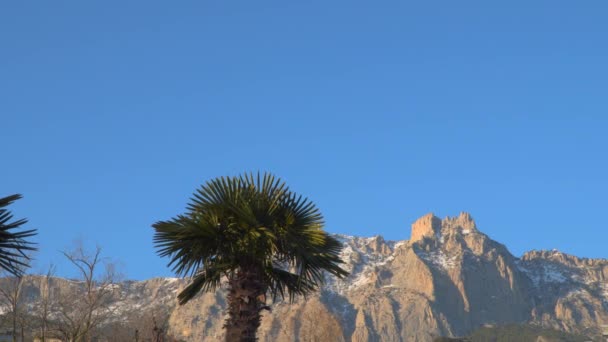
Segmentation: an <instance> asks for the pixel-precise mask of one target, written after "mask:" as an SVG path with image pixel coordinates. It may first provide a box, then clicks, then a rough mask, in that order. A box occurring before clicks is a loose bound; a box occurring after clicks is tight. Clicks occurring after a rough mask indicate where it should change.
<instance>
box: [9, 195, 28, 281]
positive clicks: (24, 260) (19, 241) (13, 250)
mask: <svg viewBox="0 0 608 342" xmlns="http://www.w3.org/2000/svg"><path fill="white" fill-rule="evenodd" d="M21 198H22V196H21V195H19V194H15V195H11V196H7V197H3V198H0V268H1V269H3V270H5V271H7V272H9V273H10V274H12V275H14V276H21V275H22V274H23V270H24V269H26V268H28V267H29V260H30V258H29V257H28V255H27V254H26V253H27V252H28V251H35V250H36V248H35V247H34V244H33V243H32V242H29V241H27V238H29V237H32V236H34V235H36V230H35V229H30V230H22V231H14V230H15V229H17V228H19V227H21V226H22V225H24V224H25V223H27V220H26V219H20V220H16V221H12V220H13V215H12V214H11V212H10V211H9V210H8V209H6V207H8V206H9V205H10V204H12V203H13V202H14V201H16V200H18V199H21Z"/></svg>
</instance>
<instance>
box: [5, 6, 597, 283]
mask: <svg viewBox="0 0 608 342" xmlns="http://www.w3.org/2000/svg"><path fill="white" fill-rule="evenodd" d="M607 17H608V5H607V3H606V2H605V1H575V2H572V1H570V2H565V1H563V2H562V1H534V2H530V1H507V2H502V3H497V2H494V1H476V2H470V1H375V2H370V1H353V0H349V1H177V2H176V1H173V2H170V3H169V2H167V1H96V2H95V1H36V2H33V1H3V2H2V3H1V4H0V115H1V121H0V122H1V128H2V141H3V148H2V152H3V153H2V167H0V179H1V181H2V183H1V187H0V194H1V195H9V194H12V193H22V194H23V195H24V196H25V198H24V199H23V200H21V201H20V202H18V203H17V204H15V205H14V206H13V211H14V213H15V215H16V216H17V217H27V218H29V220H30V223H29V225H28V227H35V228H38V229H39V235H38V236H37V237H36V240H37V242H38V243H39V247H40V253H39V254H38V255H37V259H38V260H37V261H36V265H35V269H42V268H43V267H44V265H46V264H48V262H50V261H53V262H54V263H56V264H58V267H59V272H58V273H59V274H69V271H68V268H67V265H65V264H64V263H63V261H62V260H61V257H60V255H59V254H58V251H59V250H61V249H63V248H65V247H68V246H70V243H71V241H72V240H74V239H76V238H84V239H85V241H87V242H88V243H89V244H91V245H92V244H95V243H98V244H99V245H101V246H102V247H103V248H104V254H105V255H106V256H108V257H111V258H113V259H115V260H118V261H120V262H121V263H122V264H123V270H124V272H125V273H126V274H127V277H129V278H133V279H144V278H149V277H154V276H168V275H171V272H170V271H169V270H168V269H167V268H166V267H165V265H166V261H167V260H166V259H160V258H159V257H157V256H156V255H155V251H154V248H153V245H152V236H153V230H152V228H150V225H151V224H152V223H154V222H155V221H157V220H161V219H168V218H170V217H172V216H174V215H176V214H178V213H181V212H183V210H184V207H185V205H186V203H187V201H188V198H189V197H190V195H191V193H192V192H193V191H194V189H195V188H196V187H197V186H199V185H200V184H202V183H203V182H204V181H206V180H208V179H210V178H212V177H216V176H222V175H236V174H239V173H241V172H243V171H256V170H268V171H271V172H273V173H275V174H276V175H278V176H280V177H282V178H283V179H285V180H286V181H287V182H288V184H290V186H291V187H292V189H293V190H295V191H297V192H299V193H302V194H304V195H306V196H308V197H309V198H310V199H312V200H313V201H314V202H316V203H317V205H318V206H319V207H320V208H321V210H322V212H323V213H324V215H325V218H326V222H327V225H326V228H327V229H328V230H329V231H330V232H335V233H344V234H353V235H363V236H371V235H376V234H381V235H383V236H385V237H386V238H387V239H393V240H395V239H406V238H408V237H409V233H410V228H409V227H410V224H411V223H412V222H413V221H414V220H415V219H416V218H417V217H419V216H421V215H423V214H425V213H427V212H430V211H432V212H435V213H436V214H437V215H439V216H442V217H443V216H446V215H450V216H452V215H457V214H458V213H459V212H460V211H468V212H470V213H471V214H472V215H473V217H474V218H476V220H477V222H478V225H479V227H480V228H481V230H482V231H484V232H485V233H487V234H488V235H490V236H491V237H492V238H494V239H496V240H498V241H500V242H502V243H504V244H506V245H507V246H508V248H509V249H510V250H511V251H512V252H513V253H514V254H515V255H521V253H522V252H524V251H526V250H529V249H535V248H536V249H541V248H543V249H549V248H559V249H561V250H563V251H565V252H568V253H574V254H577V255H580V256H588V257H603V258H608V252H607V250H606V241H608V230H607V229H606V221H605V215H606V212H607V209H608V201H607V199H606V194H607V193H608V181H607V174H608V160H607V158H606V148H607V147H608V134H607V132H606V130H607V129H608V63H607V61H608V43H607V37H608V20H606V18H607Z"/></svg>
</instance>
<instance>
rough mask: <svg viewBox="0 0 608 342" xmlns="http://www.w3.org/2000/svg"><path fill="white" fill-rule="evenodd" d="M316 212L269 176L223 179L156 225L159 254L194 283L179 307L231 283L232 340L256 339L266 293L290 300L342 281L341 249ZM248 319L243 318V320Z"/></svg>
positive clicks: (229, 326) (229, 327) (210, 183)
mask: <svg viewBox="0 0 608 342" xmlns="http://www.w3.org/2000/svg"><path fill="white" fill-rule="evenodd" d="M323 224H324V222H323V216H322V215H321V213H320V211H319V210H318V209H317V207H316V206H315V205H314V203H312V202H311V201H309V200H308V199H307V198H304V197H302V196H300V195H297V194H295V193H293V192H292V191H291V190H290V189H289V187H288V186H287V185H286V184H285V183H284V182H283V181H281V180H280V179H279V178H276V177H274V176H273V175H271V174H268V173H265V174H263V175H260V174H259V173H258V174H257V175H254V174H245V175H242V176H237V177H220V178H215V179H212V180H210V181H208V182H207V183H206V184H204V185H203V186H201V187H200V188H199V189H197V190H196V191H195V193H194V194H193V196H192V198H191V201H190V203H189V204H188V206H187V212H186V213H184V214H181V215H178V216H176V217H175V218H172V219H170V220H167V221H159V222H157V223H155V224H154V225H153V228H154V229H155V235H154V243H155V246H156V248H157V252H158V254H159V255H160V256H161V257H168V258H169V263H168V265H169V266H170V267H171V268H172V270H173V271H174V272H175V273H176V274H177V275H179V276H188V277H191V283H190V284H189V285H188V286H187V287H186V288H185V289H184V290H183V291H182V292H181V293H180V294H179V295H178V298H179V302H180V304H184V303H186V302H188V301H189V300H191V299H192V298H194V297H195V296H196V294H198V293H200V292H205V291H214V290H216V289H217V287H218V286H220V285H221V284H222V280H226V281H227V283H228V288H229V294H228V302H229V310H228V311H229V312H228V313H229V317H228V319H227V321H226V328H227V335H226V336H227V340H229V341H233V340H238V341H254V340H255V332H256V330H257V327H258V326H259V322H260V314H259V311H260V310H261V308H267V306H266V304H265V303H264V300H261V299H260V298H265V296H266V295H267V294H270V295H271V296H273V297H280V298H285V297H289V300H291V301H293V300H294V298H295V297H296V296H298V295H307V294H309V293H311V292H312V291H314V290H316V289H317V288H318V287H319V285H320V284H321V283H322V282H323V280H324V277H325V274H326V273H329V274H330V275H333V276H337V277H340V278H342V277H345V276H346V275H347V272H346V271H345V270H343V269H342V268H341V267H340V265H341V264H342V260H341V259H340V257H339V254H340V251H341V249H342V244H341V243H340V242H339V241H338V240H336V239H335V238H333V237H332V236H331V235H329V234H327V233H326V232H325V231H324V230H323ZM243 317H244V319H240V318H243Z"/></svg>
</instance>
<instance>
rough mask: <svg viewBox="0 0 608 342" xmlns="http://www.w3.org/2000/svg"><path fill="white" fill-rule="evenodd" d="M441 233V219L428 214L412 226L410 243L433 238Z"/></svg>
mask: <svg viewBox="0 0 608 342" xmlns="http://www.w3.org/2000/svg"><path fill="white" fill-rule="evenodd" d="M440 232H441V219H440V218H439V217H437V216H435V215H434V214H433V213H428V214H426V215H424V216H422V217H421V218H419V219H418V220H416V222H414V223H413V224H412V235H411V237H410V242H416V241H419V240H422V239H423V238H425V237H433V236H435V235H437V234H439V233H440Z"/></svg>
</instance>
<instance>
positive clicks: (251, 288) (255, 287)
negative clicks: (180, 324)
mask: <svg viewBox="0 0 608 342" xmlns="http://www.w3.org/2000/svg"><path fill="white" fill-rule="evenodd" d="M228 285H229V290H228V296H227V297H228V298H227V299H228V318H227V319H226V322H225V325H224V327H225V328H226V342H255V341H257V337H256V333H257V330H258V328H259V326H260V320H261V315H260V310H261V309H262V308H264V307H265V303H264V302H263V301H262V300H261V298H263V297H264V296H265V294H266V286H264V284H263V282H262V281H261V279H260V277H259V276H258V272H255V271H247V270H245V271H244V270H240V271H238V272H237V274H236V275H235V276H233V277H232V278H231V279H229V280H228Z"/></svg>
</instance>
